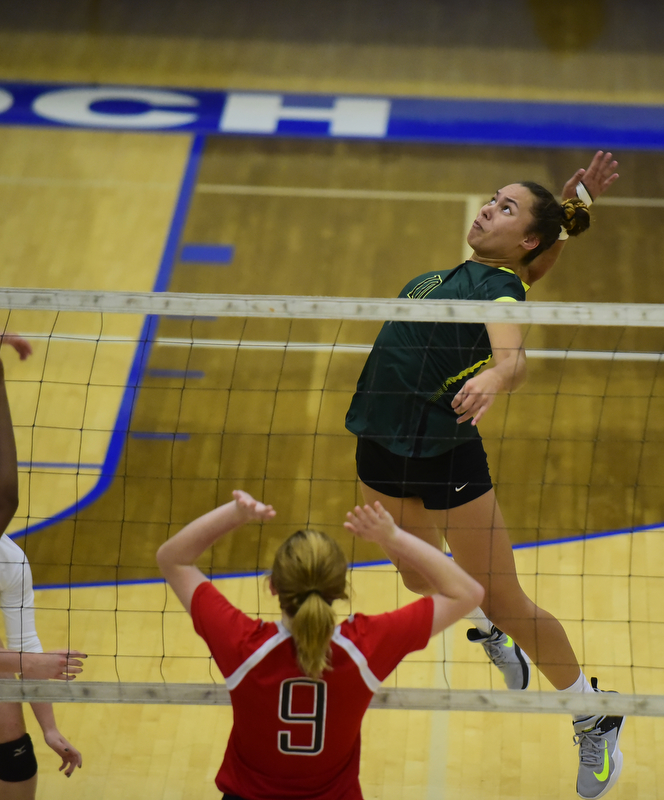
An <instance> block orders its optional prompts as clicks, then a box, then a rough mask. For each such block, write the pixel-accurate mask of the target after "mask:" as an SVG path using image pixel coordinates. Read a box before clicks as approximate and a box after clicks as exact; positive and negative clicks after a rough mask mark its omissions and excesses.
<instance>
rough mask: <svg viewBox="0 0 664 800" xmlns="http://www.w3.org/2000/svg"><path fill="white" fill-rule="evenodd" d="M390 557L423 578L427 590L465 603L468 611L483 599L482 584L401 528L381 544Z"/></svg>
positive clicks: (434, 548)
mask: <svg viewBox="0 0 664 800" xmlns="http://www.w3.org/2000/svg"><path fill="white" fill-rule="evenodd" d="M383 548H384V550H385V551H386V552H387V554H388V556H389V557H390V559H391V560H393V561H394V560H395V559H397V560H398V561H405V562H406V563H407V564H408V565H409V566H410V567H412V568H413V569H415V570H417V572H418V573H419V574H420V575H421V576H422V577H423V578H424V579H425V580H426V581H427V583H428V584H429V586H430V587H431V589H432V590H433V591H434V592H435V593H437V594H441V595H443V596H445V597H448V598H449V599H451V600H456V601H457V602H459V603H462V604H464V605H465V604H469V606H468V608H469V610H470V609H472V608H474V607H475V606H476V605H479V604H480V603H481V602H482V599H483V598H484V589H483V588H482V586H481V585H480V584H479V583H478V582H477V581H476V580H475V579H474V578H472V577H471V576H470V575H469V574H468V573H467V572H465V571H464V570H463V569H461V567H459V566H458V564H455V563H454V561H453V560H452V559H451V558H449V557H448V556H446V555H445V554H444V553H443V552H441V551H440V550H438V549H437V548H436V547H432V546H431V545H430V544H428V543H427V542H424V541H422V540H421V539H418V538H417V537H416V536H413V535H412V534H410V533H407V532H406V531H404V530H401V528H398V527H397V528H396V533H395V536H394V537H393V538H392V539H390V541H389V544H383Z"/></svg>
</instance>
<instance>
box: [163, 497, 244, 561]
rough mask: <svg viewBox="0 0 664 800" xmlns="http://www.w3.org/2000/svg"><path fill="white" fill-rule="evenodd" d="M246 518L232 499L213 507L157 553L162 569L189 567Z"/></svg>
mask: <svg viewBox="0 0 664 800" xmlns="http://www.w3.org/2000/svg"><path fill="white" fill-rule="evenodd" d="M245 522H246V516H245V515H244V514H243V513H242V511H241V509H239V508H238V506H237V503H236V502H235V500H232V501H231V502H230V503H226V504H225V505H223V506H219V508H215V509H214V510H212V511H209V512H208V513H207V514H204V515H203V516H202V517H199V518H198V519H195V520H194V521H193V522H190V523H189V524H188V525H187V526H185V527H184V528H183V529H182V530H181V531H180V532H179V533H176V534H175V536H173V538H172V539H169V540H168V541H167V542H165V543H164V544H162V545H161V547H160V548H159V550H157V563H158V564H159V566H160V568H162V570H163V569H164V568H168V567H171V566H191V565H192V564H193V563H194V562H195V561H196V559H197V558H199V557H200V556H201V555H203V553H204V552H205V551H206V550H207V549H208V548H209V547H212V545H213V544H214V543H215V542H217V541H218V540H219V539H221V538H222V537H223V536H224V535H225V534H227V533H230V532H231V531H233V530H235V529H236V528H239V527H240V526H241V525H243V524H244V523H245Z"/></svg>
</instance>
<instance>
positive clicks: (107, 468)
mask: <svg viewBox="0 0 664 800" xmlns="http://www.w3.org/2000/svg"><path fill="white" fill-rule="evenodd" d="M204 146H205V137H204V136H195V137H194V139H193V141H192V144H191V149H190V151H189V157H188V159H187V165H186V167H185V171H184V175H183V178H182V183H181V185H180V192H179V194H178V199H177V202H176V204H175V210H174V212H173V217H172V219H171V224H170V228H169V231H168V236H167V238H166V244H165V245H164V251H163V253H162V257H161V262H160V265H159V270H158V271H157V276H156V279H155V282H154V286H153V288H152V291H153V292H165V291H166V289H167V288H168V284H169V281H170V278H171V273H172V270H173V266H174V264H175V259H176V256H177V250H178V246H179V243H180V238H181V236H182V231H183V230H184V225H185V222H186V219H187V214H188V212H189V206H190V204H191V200H192V197H193V194H194V189H195V187H196V181H197V178H198V170H199V167H200V162H201V157H202V155H203V148H204ZM158 322H159V318H158V317H157V316H154V315H148V316H147V317H146V318H145V322H144V323H143V328H142V330H141V333H140V336H139V340H138V346H137V348H136V353H135V354H134V360H133V362H132V365H131V369H130V372H129V377H128V378H127V384H126V388H125V391H124V394H123V397H122V401H121V403H120V410H119V412H118V416H117V418H116V421H115V425H114V427H113V432H112V434H111V440H110V442H109V446H108V450H107V451H106V457H105V459H104V464H103V466H102V474H101V476H100V480H99V481H98V482H97V483H96V484H95V486H94V487H93V488H92V489H91V490H90V491H89V492H88V494H86V495H85V496H84V497H82V498H81V499H80V500H78V501H77V502H76V503H74V504H73V505H71V506H69V507H68V508H65V509H63V510H62V511H60V512H58V513H57V514H56V515H54V516H53V517H50V518H49V519H47V520H43V521H42V522H38V523H35V524H34V525H30V526H29V527H28V528H26V529H25V530H22V531H15V532H13V533H12V534H11V538H17V537H21V536H28V535H29V534H31V533H36V532H37V531H40V530H43V529H44V528H48V527H49V526H51V525H54V524H56V523H57V522H60V521H62V520H64V519H67V518H69V517H72V516H73V515H75V514H76V513H77V512H78V511H80V510H82V509H83V508H86V507H88V506H90V505H92V503H94V502H95V501H96V500H98V499H99V498H100V497H101V496H102V495H103V494H104V493H105V492H106V491H107V490H108V489H109V488H110V486H111V484H112V482H113V479H114V477H115V473H116V470H117V466H118V463H119V461H120V456H121V455H122V449H123V447H124V441H125V437H126V436H127V433H128V432H129V425H130V423H131V415H132V411H133V409H134V403H135V401H136V397H137V396H138V393H139V391H140V386H141V381H142V378H143V373H144V370H145V367H146V364H147V363H148V360H149V357H150V352H151V350H152V345H153V343H154V339H155V335H156V330H157V325H158Z"/></svg>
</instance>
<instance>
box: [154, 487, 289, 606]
mask: <svg viewBox="0 0 664 800" xmlns="http://www.w3.org/2000/svg"><path fill="white" fill-rule="evenodd" d="M233 498H234V499H233V500H231V502H230V503H226V504H225V505H223V506H219V508H215V509H214V511H209V512H208V513H207V514H204V515H203V516H202V517H199V518H198V519H195V520H194V521H193V522H190V523H189V524H188V525H187V526H186V527H184V528H183V529H182V530H181V531H180V532H179V533H176V534H175V536H174V537H173V538H172V539H169V540H168V541H167V542H165V543H164V544H162V546H161V547H160V548H159V550H158V551H157V564H158V565H159V569H160V570H161V574H162V575H163V576H164V578H165V579H166V582H167V583H168V584H169V585H170V586H171V588H172V589H173V591H174V592H175V594H176V595H177V596H178V599H179V600H180V602H181V603H182V605H183V606H184V607H185V609H186V610H187V612H188V613H189V612H190V611H191V598H192V597H193V595H194V592H195V591H196V588H197V587H198V585H199V584H201V583H203V582H204V581H206V580H207V578H206V577H205V575H204V574H203V573H202V572H201V571H200V569H198V567H197V566H195V564H194V562H195V561H196V559H197V558H199V556H201V555H203V553H204V552H205V551H206V550H207V549H208V547H212V545H213V544H214V543H215V542H216V541H218V540H219V539H221V538H222V537H223V536H225V535H226V534H227V533H230V532H231V531H234V530H235V529H236V528H239V527H241V526H242V525H244V524H245V523H247V522H251V521H252V520H268V519H272V517H274V515H275V514H276V511H275V510H274V509H273V508H272V506H268V505H265V504H264V503H261V502H259V501H258V500H255V499H254V498H253V497H252V496H251V495H250V494H247V492H242V491H235V492H233Z"/></svg>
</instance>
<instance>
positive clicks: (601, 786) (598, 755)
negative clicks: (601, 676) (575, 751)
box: [574, 678, 625, 800]
mask: <svg viewBox="0 0 664 800" xmlns="http://www.w3.org/2000/svg"><path fill="white" fill-rule="evenodd" d="M591 683H592V687H593V689H594V690H595V691H596V692H600V691H601V689H598V688H597V678H591ZM624 722H625V717H606V716H602V715H599V714H598V715H597V716H595V717H583V718H582V719H577V720H575V721H574V744H578V745H579V777H578V778H577V781H576V791H577V794H578V795H579V797H583V798H584V800H596V798H598V797H604V795H605V794H606V793H607V792H608V791H609V789H611V788H612V787H613V786H614V785H615V783H616V781H617V780H618V777H619V776H620V770H621V769H622V762H623V755H622V753H621V752H620V748H619V747H618V741H619V739H620V731H621V730H622V726H623V723H624Z"/></svg>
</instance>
